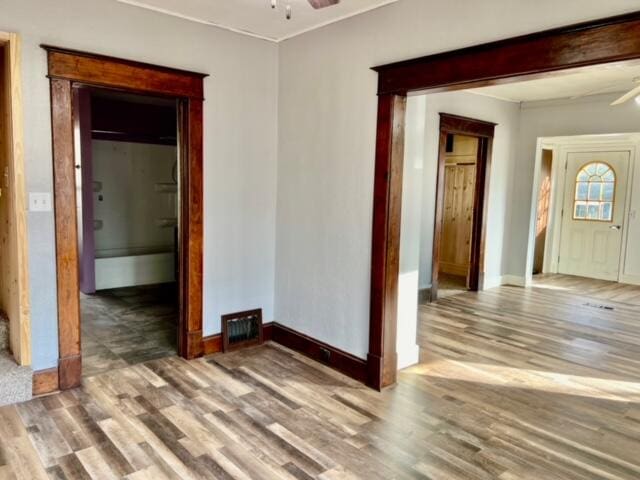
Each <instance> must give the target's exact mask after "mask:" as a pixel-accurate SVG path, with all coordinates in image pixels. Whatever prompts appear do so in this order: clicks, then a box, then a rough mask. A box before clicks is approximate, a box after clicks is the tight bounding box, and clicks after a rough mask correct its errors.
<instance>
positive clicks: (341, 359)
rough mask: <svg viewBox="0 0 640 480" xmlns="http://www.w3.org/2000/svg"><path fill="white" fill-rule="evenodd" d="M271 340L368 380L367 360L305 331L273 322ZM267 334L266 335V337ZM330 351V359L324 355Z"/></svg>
mask: <svg viewBox="0 0 640 480" xmlns="http://www.w3.org/2000/svg"><path fill="white" fill-rule="evenodd" d="M271 329H272V332H271V340H272V341H274V342H276V343H279V344H280V345H283V346H285V347H287V348H290V349H291V350H295V351H296V352H299V353H302V354H303V355H306V356H307V357H309V358H311V359H312V360H315V361H317V362H319V363H321V364H323V365H327V366H329V367H331V368H333V369H334V370H337V371H339V372H340V373H342V374H344V375H346V376H347V377H350V378H353V379H354V380H357V381H359V382H362V383H365V382H366V380H367V362H366V360H363V359H361V358H358V357H356V356H354V355H351V354H350V353H347V352H345V351H343V350H340V349H338V348H335V347H332V346H331V345H328V344H326V343H324V342H321V341H320V340H316V339H315V338H312V337H309V336H308V335H305V334H304V333H300V332H297V331H296V330H293V329H291V328H289V327H285V326H284V325H281V324H279V323H276V322H274V323H273V324H272V327H271ZM266 338H267V336H266V335H265V339H266ZM326 351H328V352H329V353H330V356H329V358H328V359H326V357H324V354H325V352H326Z"/></svg>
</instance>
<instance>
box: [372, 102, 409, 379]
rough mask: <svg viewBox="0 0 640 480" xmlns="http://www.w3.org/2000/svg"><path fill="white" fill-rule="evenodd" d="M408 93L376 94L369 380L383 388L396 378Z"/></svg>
mask: <svg viewBox="0 0 640 480" xmlns="http://www.w3.org/2000/svg"><path fill="white" fill-rule="evenodd" d="M406 100H407V99H406V97H404V96H396V95H381V96H380V97H379V98H378V131H377V137H376V163H375V177H374V188H373V230H372V248H371V299H370V322H369V323H370V329H369V353H368V355H367V363H368V369H369V373H368V378H367V384H368V385H369V386H371V387H372V388H375V389H381V388H383V387H386V386H388V385H392V384H394V383H395V379H396V365H397V353H396V348H395V344H396V321H397V318H396V317H397V306H398V272H399V269H400V215H401V209H402V165H403V161H404V158H403V157H404V117H405V110H406V103H407V102H406Z"/></svg>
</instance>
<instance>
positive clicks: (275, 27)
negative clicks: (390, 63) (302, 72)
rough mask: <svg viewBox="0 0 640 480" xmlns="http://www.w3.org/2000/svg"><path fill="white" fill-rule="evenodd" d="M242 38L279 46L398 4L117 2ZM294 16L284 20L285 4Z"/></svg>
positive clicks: (381, 0)
mask: <svg viewBox="0 0 640 480" xmlns="http://www.w3.org/2000/svg"><path fill="white" fill-rule="evenodd" d="M116 1H118V2H120V3H125V4H128V5H132V6H135V7H140V8H145V9H148V10H153V11H155V12H159V13H164V14H167V15H172V16H174V17H179V18H182V19H185V20H190V21H193V22H197V23H202V24H205V25H211V26H214V27H218V28H223V29H225V30H230V31H233V32H236V33H241V34H243V35H249V36H252V37H256V38H260V39H263V40H268V41H272V42H280V41H283V40H287V39H289V38H292V37H295V36H296V35H300V34H302V33H305V32H308V31H311V30H315V29H316V28H320V27H323V26H325V25H329V24H331V23H334V22H338V21H340V20H344V19H346V18H349V17H352V16H354V15H359V14H361V13H365V12H368V11H370V10H373V9H376V8H379V7H382V6H384V5H388V4H391V3H395V2H397V1H398V0H342V1H341V2H340V3H339V4H337V5H334V6H331V7H327V8H323V9H320V10H314V9H313V8H312V7H311V6H310V5H309V3H308V1H307V0H288V1H287V0H278V7H277V8H276V9H275V10H273V9H272V8H271V1H270V0H116ZM287 3H289V4H291V7H292V10H293V16H292V18H291V20H287V19H286V18H285V10H284V8H285V4H287Z"/></svg>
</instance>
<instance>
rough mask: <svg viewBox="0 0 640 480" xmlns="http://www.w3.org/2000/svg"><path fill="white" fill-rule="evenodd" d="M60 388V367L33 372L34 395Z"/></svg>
mask: <svg viewBox="0 0 640 480" xmlns="http://www.w3.org/2000/svg"><path fill="white" fill-rule="evenodd" d="M58 390H59V384H58V367H53V368H47V369H46V370H38V371H36V372H33V395H34V396H37V395H44V394H46V393H52V392H56V391H58Z"/></svg>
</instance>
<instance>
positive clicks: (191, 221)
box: [178, 99, 204, 358]
mask: <svg viewBox="0 0 640 480" xmlns="http://www.w3.org/2000/svg"><path fill="white" fill-rule="evenodd" d="M179 111H180V117H181V120H180V121H181V123H182V125H183V128H182V129H181V135H182V142H183V143H182V144H183V148H182V149H181V152H182V156H183V158H182V165H184V166H186V168H182V170H181V180H182V183H181V185H183V189H182V191H183V192H184V195H183V198H182V199H181V203H180V209H181V212H182V215H181V225H180V227H181V228H180V232H181V234H180V235H181V238H180V242H179V250H180V257H181V260H180V262H181V264H182V268H181V269H182V272H183V273H181V277H180V311H181V312H183V314H182V315H181V316H180V322H181V323H180V329H179V332H188V333H187V334H186V335H183V336H181V337H180V338H179V342H178V348H179V352H180V354H181V355H182V356H184V357H185V358H197V357H199V356H201V355H203V353H204V345H203V343H202V269H203V260H202V255H203V235H204V231H203V217H202V214H203V208H204V206H203V203H204V192H203V188H204V187H203V176H202V175H203V173H202V165H203V145H202V141H203V139H202V135H203V134H202V128H203V116H202V115H203V114H202V101H201V100H197V99H190V100H188V101H182V102H181V104H180V108H179Z"/></svg>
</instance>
